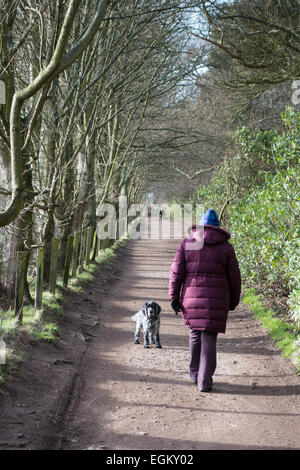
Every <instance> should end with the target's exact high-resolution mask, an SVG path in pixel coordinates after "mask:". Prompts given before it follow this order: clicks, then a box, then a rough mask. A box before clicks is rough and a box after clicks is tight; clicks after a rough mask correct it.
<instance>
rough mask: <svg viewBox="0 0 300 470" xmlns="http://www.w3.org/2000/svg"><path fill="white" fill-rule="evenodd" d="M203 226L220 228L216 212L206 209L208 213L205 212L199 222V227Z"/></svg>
mask: <svg viewBox="0 0 300 470" xmlns="http://www.w3.org/2000/svg"><path fill="white" fill-rule="evenodd" d="M205 224H208V225H216V227H220V221H219V217H218V216H217V213H216V211H214V210H213V209H208V211H206V212H205V214H204V216H203V217H202V220H201V225H205Z"/></svg>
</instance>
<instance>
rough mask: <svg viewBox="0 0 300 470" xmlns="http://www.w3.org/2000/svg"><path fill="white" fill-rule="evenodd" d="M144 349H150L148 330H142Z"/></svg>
mask: <svg viewBox="0 0 300 470" xmlns="http://www.w3.org/2000/svg"><path fill="white" fill-rule="evenodd" d="M144 348H150V344H149V330H148V329H144Z"/></svg>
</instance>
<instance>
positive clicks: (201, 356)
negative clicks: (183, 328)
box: [189, 330, 218, 388]
mask: <svg viewBox="0 0 300 470" xmlns="http://www.w3.org/2000/svg"><path fill="white" fill-rule="evenodd" d="M217 336H218V333H211V332H208V331H200V330H191V331H190V337H189V346H190V353H191V363H190V378H191V379H192V380H195V381H197V383H198V387H199V388H210V387H212V384H213V379H212V377H213V375H214V372H215V370H216V366H217Z"/></svg>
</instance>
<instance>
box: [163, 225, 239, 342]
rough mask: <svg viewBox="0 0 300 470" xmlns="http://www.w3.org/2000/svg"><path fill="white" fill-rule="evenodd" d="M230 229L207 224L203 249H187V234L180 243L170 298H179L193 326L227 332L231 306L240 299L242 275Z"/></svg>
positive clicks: (174, 266)
mask: <svg viewBox="0 0 300 470" xmlns="http://www.w3.org/2000/svg"><path fill="white" fill-rule="evenodd" d="M229 238H230V233H228V232H226V230H224V229H222V228H220V227H216V226H214V225H204V244H203V247H202V248H201V249H197V250H190V249H187V243H192V242H196V240H192V241H191V239H188V238H185V239H184V240H183V241H182V242H181V243H180V245H179V247H178V249H177V252H176V255H175V258H174V261H173V264H172V266H171V272H170V284H169V298H170V299H174V298H178V299H179V298H180V291H181V288H182V291H181V304H182V306H183V311H182V312H181V315H182V317H183V319H184V321H185V324H186V326H188V327H189V328H191V329H193V330H208V331H213V332H219V333H225V329H226V321H227V316H228V310H234V309H235V307H236V306H237V305H238V303H239V301H240V293H241V275H240V269H239V265H238V261H237V258H236V255H235V251H234V248H233V246H232V245H231V244H230V243H229V242H228V240H229Z"/></svg>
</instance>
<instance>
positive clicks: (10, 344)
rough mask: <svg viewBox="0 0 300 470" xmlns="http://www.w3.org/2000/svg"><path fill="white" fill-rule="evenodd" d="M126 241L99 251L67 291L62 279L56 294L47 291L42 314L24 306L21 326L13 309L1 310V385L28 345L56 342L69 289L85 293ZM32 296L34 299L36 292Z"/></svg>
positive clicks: (124, 239) (12, 371) (6, 379)
mask: <svg viewBox="0 0 300 470" xmlns="http://www.w3.org/2000/svg"><path fill="white" fill-rule="evenodd" d="M127 241H128V238H123V239H121V240H118V241H116V242H115V244H114V245H113V246H112V247H111V248H106V249H105V250H100V252H99V254H98V256H97V258H96V260H95V261H94V262H91V263H90V264H89V265H88V266H84V269H83V271H82V272H81V273H78V274H77V276H76V278H71V279H70V282H69V285H68V288H64V287H63V286H62V280H58V281H57V286H58V288H57V290H56V293H55V294H51V292H49V291H44V292H43V298H42V309H41V310H40V311H38V312H37V311H36V310H35V309H34V308H33V307H31V306H24V308H23V322H22V325H21V326H18V325H17V323H16V319H15V317H14V311H13V310H8V311H5V312H3V311H0V386H1V385H3V384H4V383H6V382H7V381H8V380H9V378H10V377H11V376H12V375H14V373H15V371H16V369H17V366H18V364H19V363H20V361H22V360H24V357H25V350H26V347H27V346H28V344H34V343H35V342H39V341H46V342H49V343H55V342H56V341H57V338H58V337H59V332H60V328H59V325H58V321H59V318H60V317H61V316H62V315H63V307H62V300H63V297H64V293H65V292H66V291H68V290H69V291H72V292H80V291H84V286H85V284H86V283H87V282H89V281H92V280H93V279H94V274H95V272H96V271H98V269H100V268H101V267H102V266H103V265H104V264H107V263H109V262H111V261H112V260H113V259H114V258H115V257H116V254H117V250H118V249H119V248H120V247H122V246H123V245H125V244H126V243H127ZM32 288H33V289H34V285H32ZM32 296H33V297H34V291H33V292H32ZM1 340H2V343H1ZM3 341H4V345H3ZM1 347H2V349H1ZM3 348H5V350H4V349H3ZM3 358H4V361H3ZM1 359H2V360H1ZM2 362H5V363H4V364H3V363H2Z"/></svg>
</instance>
